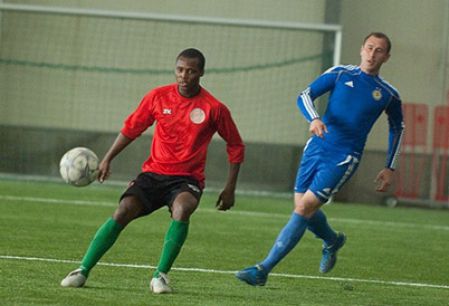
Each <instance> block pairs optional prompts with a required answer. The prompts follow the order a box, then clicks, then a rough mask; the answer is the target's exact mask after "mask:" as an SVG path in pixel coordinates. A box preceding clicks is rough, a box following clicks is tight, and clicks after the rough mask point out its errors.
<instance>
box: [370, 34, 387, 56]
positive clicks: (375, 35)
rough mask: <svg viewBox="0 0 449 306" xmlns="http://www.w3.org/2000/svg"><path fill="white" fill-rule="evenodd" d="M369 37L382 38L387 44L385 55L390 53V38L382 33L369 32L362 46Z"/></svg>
mask: <svg viewBox="0 0 449 306" xmlns="http://www.w3.org/2000/svg"><path fill="white" fill-rule="evenodd" d="M371 36H374V37H376V38H382V39H384V40H385V41H386V42H387V53H390V50H391V40H390V38H389V37H388V36H387V34H385V33H382V32H371V33H369V34H368V35H367V36H366V37H365V39H364V40H363V44H365V42H366V41H367V40H368V38H370V37H371Z"/></svg>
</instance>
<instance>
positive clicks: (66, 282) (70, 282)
mask: <svg viewBox="0 0 449 306" xmlns="http://www.w3.org/2000/svg"><path fill="white" fill-rule="evenodd" d="M86 279H87V278H86V277H85V276H84V275H83V274H82V273H81V269H76V270H74V271H72V272H70V273H69V274H68V275H67V276H66V277H65V278H64V279H63V280H62V281H61V286H62V287H74V288H79V287H82V286H84V283H86Z"/></svg>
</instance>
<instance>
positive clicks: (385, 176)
mask: <svg viewBox="0 0 449 306" xmlns="http://www.w3.org/2000/svg"><path fill="white" fill-rule="evenodd" d="M393 176H394V171H393V170H391V169H388V168H384V169H382V170H380V172H379V174H377V176H376V180H375V181H374V182H375V183H377V187H376V191H380V192H385V191H387V190H388V188H389V187H390V185H391V183H392V182H393Z"/></svg>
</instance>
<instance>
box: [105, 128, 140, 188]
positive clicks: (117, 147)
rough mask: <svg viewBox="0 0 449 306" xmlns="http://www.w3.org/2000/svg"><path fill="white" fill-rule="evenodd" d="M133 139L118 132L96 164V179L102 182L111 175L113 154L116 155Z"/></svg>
mask: <svg viewBox="0 0 449 306" xmlns="http://www.w3.org/2000/svg"><path fill="white" fill-rule="evenodd" d="M132 141H133V139H131V138H129V137H126V136H125V135H123V134H122V133H119V134H118V136H117V138H116V139H115V141H114V143H113V144H112V146H111V147H110V148H109V150H108V152H106V154H105V156H104V157H103V160H102V161H101V162H100V165H99V166H98V177H97V178H98V181H99V182H100V183H103V182H104V181H105V180H106V179H108V178H109V176H110V175H111V162H112V160H113V159H114V157H115V156H117V155H118V154H119V153H120V152H121V151H122V150H123V149H124V148H126V146H128V145H129V144H130V143H131V142H132Z"/></svg>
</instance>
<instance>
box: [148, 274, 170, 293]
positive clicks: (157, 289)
mask: <svg viewBox="0 0 449 306" xmlns="http://www.w3.org/2000/svg"><path fill="white" fill-rule="evenodd" d="M168 283H169V280H168V276H167V274H165V273H161V272H159V276H158V277H153V279H152V280H151V283H150V289H151V291H153V292H154V293H157V294H160V293H170V292H172V289H171V288H170V287H169V286H168Z"/></svg>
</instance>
